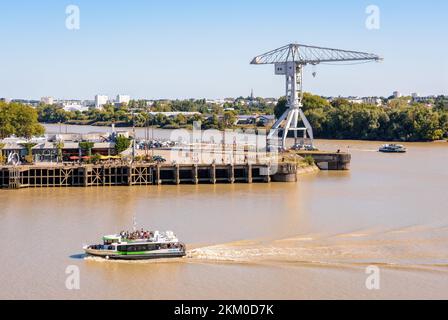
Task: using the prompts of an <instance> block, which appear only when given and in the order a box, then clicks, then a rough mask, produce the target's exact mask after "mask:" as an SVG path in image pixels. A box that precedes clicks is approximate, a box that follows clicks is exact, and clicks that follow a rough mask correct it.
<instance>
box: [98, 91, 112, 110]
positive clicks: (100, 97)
mask: <svg viewBox="0 0 448 320" xmlns="http://www.w3.org/2000/svg"><path fill="white" fill-rule="evenodd" d="M108 102H109V97H108V96H103V95H99V94H97V95H96V96H95V108H97V109H100V108H101V107H102V106H104V105H105V104H107V103H108Z"/></svg>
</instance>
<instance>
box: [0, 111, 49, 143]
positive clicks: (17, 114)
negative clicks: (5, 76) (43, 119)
mask: <svg viewBox="0 0 448 320" xmlns="http://www.w3.org/2000/svg"><path fill="white" fill-rule="evenodd" d="M44 132H45V129H44V127H43V126H42V125H40V124H39V122H38V114H37V111H36V110H35V109H33V108H31V107H29V106H26V105H24V104H21V103H15V102H13V103H5V102H0V139H3V138H5V137H8V136H10V135H13V134H14V135H16V136H19V137H24V138H27V139H29V138H31V137H33V136H41V135H43V134H44Z"/></svg>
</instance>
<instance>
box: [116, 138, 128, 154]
mask: <svg viewBox="0 0 448 320" xmlns="http://www.w3.org/2000/svg"><path fill="white" fill-rule="evenodd" d="M130 145H131V139H129V138H126V137H124V136H120V135H119V136H117V138H116V139H115V152H116V153H117V154H120V153H122V152H123V151H125V150H126V149H128V148H129V147H130Z"/></svg>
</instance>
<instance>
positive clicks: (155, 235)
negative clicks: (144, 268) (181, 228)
mask: <svg viewBox="0 0 448 320" xmlns="http://www.w3.org/2000/svg"><path fill="white" fill-rule="evenodd" d="M83 249H84V251H85V252H86V253H87V254H88V255H92V256H98V257H103V258H105V259H121V260H137V259H138V260H142V259H157V258H176V257H183V256H185V251H186V248H185V244H183V243H181V242H179V240H178V239H177V238H176V236H175V235H174V233H173V232H172V231H167V232H159V231H134V232H122V233H120V234H116V235H109V236H104V237H103V243H102V244H97V245H87V246H84V247H83Z"/></svg>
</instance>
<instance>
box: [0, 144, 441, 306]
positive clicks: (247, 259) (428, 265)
mask: <svg viewBox="0 0 448 320" xmlns="http://www.w3.org/2000/svg"><path fill="white" fill-rule="evenodd" d="M379 144H380V143H378V142H357V141H318V142H317V145H318V147H320V148H321V149H324V150H336V149H341V150H343V151H345V150H347V147H349V150H350V152H351V153H352V155H353V159H352V165H351V171H349V172H319V173H315V174H309V175H305V176H301V177H300V178H299V182H298V183H292V184H288V183H271V184H252V185H248V184H235V185H199V186H193V185H181V186H150V187H98V188H86V189H84V188H61V189H54V188H49V189H23V190H16V191H11V190H0V204H1V206H0V241H1V243H2V245H1V249H0V253H1V263H0V298H2V299H5V298H14V299H15V298H38V299H56V298H62V299H78V298H81V299H90V298H100V299H102V298H104V299H112V298H113V299H116V298H118V299H122V298H123V299H310V298H318V299H319V298H320V299H336V298H337V299H349V298H351V299H375V298H386V299H397V298H405V299H414V298H433V299H438V298H444V299H447V298H448V209H447V208H448V166H447V160H448V143H428V144H425V143H421V144H420V143H417V144H406V146H407V147H408V149H409V152H408V153H407V154H404V155H390V154H381V153H378V152H376V149H377V148H378V145H379ZM134 216H135V217H136V220H137V223H138V225H139V227H140V226H141V227H145V228H149V229H158V230H174V231H175V232H176V234H177V235H178V237H179V238H180V239H181V240H183V241H184V242H186V243H187V246H188V256H187V257H186V258H183V259H172V260H161V261H149V262H145V261H137V262H125V261H120V262H117V261H106V260H102V259H99V258H86V257H84V256H83V255H82V245H83V244H87V243H97V242H99V241H100V237H101V236H102V235H103V234H109V233H115V232H118V231H120V230H121V229H126V228H129V229H130V228H131V227H132V223H133V217H134ZM71 265H73V266H77V267H78V268H79V272H80V273H79V275H80V288H79V290H68V289H67V288H66V278H67V277H68V275H67V274H66V268H67V266H71ZM371 265H374V266H377V267H379V270H380V280H381V282H380V283H381V286H380V289H379V290H368V289H367V288H366V285H365V282H366V279H367V277H368V275H367V274H366V267H367V266H371Z"/></svg>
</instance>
